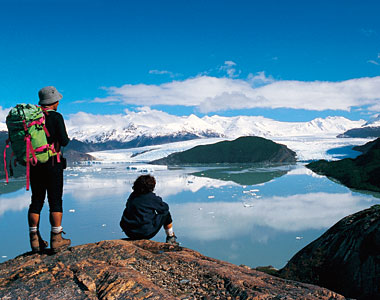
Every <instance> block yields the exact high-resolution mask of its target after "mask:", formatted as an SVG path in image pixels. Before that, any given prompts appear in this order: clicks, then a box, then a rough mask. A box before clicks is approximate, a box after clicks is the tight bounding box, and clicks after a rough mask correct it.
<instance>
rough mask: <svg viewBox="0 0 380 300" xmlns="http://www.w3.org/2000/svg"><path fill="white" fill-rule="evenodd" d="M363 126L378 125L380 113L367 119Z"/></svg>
mask: <svg viewBox="0 0 380 300" xmlns="http://www.w3.org/2000/svg"><path fill="white" fill-rule="evenodd" d="M363 126H371V127H380V114H378V115H376V116H374V117H372V118H371V119H369V120H368V121H367V122H366V123H365V124H364V125H363Z"/></svg>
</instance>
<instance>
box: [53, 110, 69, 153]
mask: <svg viewBox="0 0 380 300" xmlns="http://www.w3.org/2000/svg"><path fill="white" fill-rule="evenodd" d="M56 116H57V123H56V134H57V140H58V143H59V145H60V146H63V147H64V146H67V144H68V143H69V142H70V139H69V136H68V135H67V131H66V126H65V121H64V120H63V117H62V115H61V114H59V113H57V115H56Z"/></svg>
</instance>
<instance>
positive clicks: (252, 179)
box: [192, 164, 295, 185]
mask: <svg viewBox="0 0 380 300" xmlns="http://www.w3.org/2000/svg"><path fill="white" fill-rule="evenodd" d="M294 167H295V166H294V165H263V164H256V165H234V166H232V167H219V168H215V169H214V168H213V169H209V170H204V171H200V172H195V173H192V175H194V176H197V177H208V178H212V179H219V180H223V181H233V182H235V183H237V184H240V185H255V184H261V183H265V182H268V181H271V180H273V179H274V178H278V177H281V176H283V175H285V174H286V173H288V172H289V171H290V170H291V169H292V168H294Z"/></svg>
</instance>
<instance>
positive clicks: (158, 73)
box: [149, 70, 179, 77]
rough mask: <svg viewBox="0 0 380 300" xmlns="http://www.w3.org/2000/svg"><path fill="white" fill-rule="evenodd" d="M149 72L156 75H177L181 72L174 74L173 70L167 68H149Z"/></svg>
mask: <svg viewBox="0 0 380 300" xmlns="http://www.w3.org/2000/svg"><path fill="white" fill-rule="evenodd" d="M149 74H154V75H169V76H170V77H175V76H178V75H179V74H174V73H173V72H171V71H167V70H149Z"/></svg>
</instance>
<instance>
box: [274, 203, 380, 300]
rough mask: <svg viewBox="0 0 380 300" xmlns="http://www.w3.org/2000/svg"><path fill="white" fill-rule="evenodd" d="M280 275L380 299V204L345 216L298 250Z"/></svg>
mask: <svg viewBox="0 0 380 300" xmlns="http://www.w3.org/2000/svg"><path fill="white" fill-rule="evenodd" d="M280 274H281V277H283V278H287V279H292V280H298V281H302V282H307V283H313V284H317V285H320V286H324V287H326V288H329V289H331V290H334V291H336V292H338V293H341V294H343V295H345V296H346V297H350V298H355V299H361V300H364V299H365V300H373V299H380V279H379V274H380V205H375V206H373V207H371V208H369V209H366V210H363V211H360V212H358V213H356V214H353V215H350V216H347V217H345V218H343V219H342V220H341V221H339V222H338V223H337V224H335V225H334V226H333V227H331V228H330V229H329V230H328V231H327V232H326V233H324V234H323V235H322V236H321V237H320V238H318V239H317V240H315V241H314V242H312V243H311V244H309V245H308V246H306V247H305V248H303V249H302V250H301V251H299V252H298V253H297V254H296V255H295V256H294V257H293V258H292V259H291V260H290V261H289V263H288V264H287V265H286V266H285V267H284V268H283V269H282V270H281V271H280Z"/></svg>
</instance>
